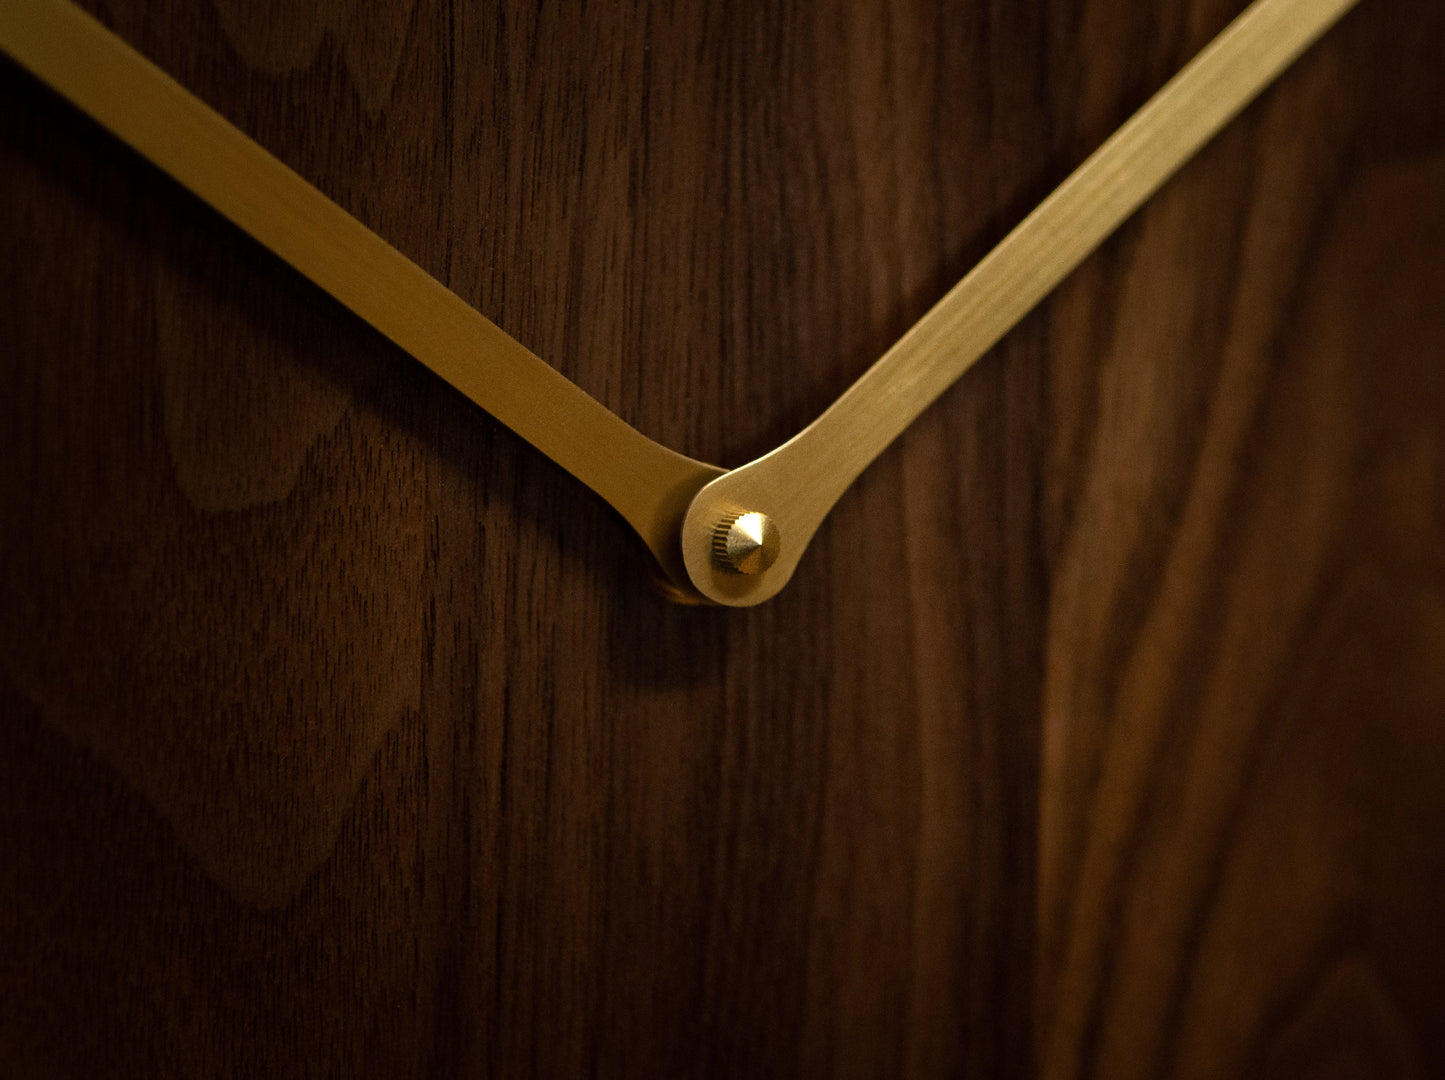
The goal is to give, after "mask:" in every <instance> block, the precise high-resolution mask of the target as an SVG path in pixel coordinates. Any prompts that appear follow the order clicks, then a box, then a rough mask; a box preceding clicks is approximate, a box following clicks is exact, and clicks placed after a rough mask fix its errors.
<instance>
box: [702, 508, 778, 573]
mask: <svg viewBox="0 0 1445 1080" xmlns="http://www.w3.org/2000/svg"><path fill="white" fill-rule="evenodd" d="M781 548H782V537H781V535H780V534H779V533H778V527H777V526H776V525H774V524H773V519H772V518H770V517H768V515H767V514H759V513H756V512H746V513H741V514H729V515H728V516H727V517H725V518H723V519H722V520H721V521H719V522H718V525H717V531H716V532H714V533H713V537H712V553H713V558H714V559H716V560H717V563H718V565H719V566H721V567H723V568H724V569H725V570H731V571H733V572H734V573H737V574H761V573H762V572H763V571H764V570H766V569H767V568H768V567H770V566H772V565H773V563H775V562H777V561H778V551H779V550H780V549H781Z"/></svg>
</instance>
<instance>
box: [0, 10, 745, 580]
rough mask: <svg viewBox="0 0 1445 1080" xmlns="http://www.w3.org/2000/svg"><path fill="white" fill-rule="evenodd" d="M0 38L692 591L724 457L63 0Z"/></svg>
mask: <svg viewBox="0 0 1445 1080" xmlns="http://www.w3.org/2000/svg"><path fill="white" fill-rule="evenodd" d="M0 50H3V51H5V52H7V53H9V54H10V55H11V56H12V57H14V58H15V59H16V60H17V61H18V62H19V63H20V64H21V66H22V67H25V68H27V69H28V70H29V71H30V72H31V73H32V74H34V75H35V76H36V77H38V78H39V79H40V80H41V81H42V82H44V83H47V84H48V85H49V86H50V87H51V88H52V89H54V90H56V91H58V92H59V93H60V94H61V95H62V96H63V97H65V98H68V99H69V100H70V101H71V103H72V104H74V105H76V106H78V107H79V108H80V109H81V110H82V111H83V112H86V113H88V114H89V115H90V116H91V118H92V119H94V120H96V121H97V122H99V123H100V124H101V125H102V126H103V127H105V128H107V129H108V130H109V131H110V132H111V133H112V134H114V135H116V136H117V137H119V138H120V139H121V140H122V141H123V142H125V143H128V144H129V145H130V146H131V148H132V149H134V150H136V151H138V152H139V153H140V154H142V155H143V156H145V157H146V158H149V159H150V160H151V161H152V162H153V163H154V164H156V165H158V166H159V167H160V168H161V169H163V170H164V171H165V172H167V173H169V174H170V175H171V176H172V177H174V178H175V179H176V180H178V181H179V182H180V183H181V184H183V185H184V186H185V187H187V188H189V189H190V190H191V191H192V192H193V193H194V194H196V195H198V196H199V197H200V198H201V199H203V200H204V201H205V202H207V203H209V204H210V205H211V206H212V207H214V208H215V209H216V210H219V211H220V212H221V213H222V214H223V215H225V216H226V217H227V218H229V219H230V220H231V221H232V222H234V223H235V224H236V225H238V226H240V227H241V228H242V229H244V230H245V231H246V232H248V233H250V234H251V236H252V237H254V238H255V239H256V240H259V241H260V242H261V243H262V244H263V245H265V246H266V247H268V248H270V249H271V250H272V251H273V252H275V253H276V254H277V255H279V256H281V258H283V259H284V260H286V262H288V263H290V264H291V265H292V266H293V267H295V268H296V269H297V270H299V271H300V272H301V273H302V274H304V275H305V276H306V277H308V278H310V279H311V280H312V281H313V282H315V283H316V284H317V285H320V286H321V287H322V288H323V289H325V290H326V291H327V292H328V293H330V294H331V295H332V296H334V297H335V298H336V299H337V300H339V301H341V303H343V304H344V305H346V306H347V307H348V308H350V309H351V310H352V311H353V312H355V313H356V314H357V315H360V316H361V317H362V318H363V319H365V320H366V321H367V322H368V323H370V324H371V325H372V326H374V327H375V328H376V329H378V330H380V331H381V332H382V333H383V334H385V335H386V336H387V337H389V338H390V339H391V340H392V341H394V342H396V344H398V345H400V346H401V347H402V348H403V349H405V350H406V351H407V352H408V353H410V354H411V355H412V356H414V357H415V358H416V359H418V360H420V361H421V362H422V363H423V364H425V365H426V366H427V367H429V368H431V369H432V371H434V372H436V373H437V374H438V375H440V376H441V377H442V378H443V379H445V380H446V381H447V382H449V383H451V384H452V385H453V386H455V387H456V388H457V389H458V390H460V391H461V392H462V393H463V394H465V395H466V396H467V397H469V398H470V399H471V400H472V401H474V402H476V403H477V404H478V405H480V406H481V407H482V408H483V409H485V410H487V412H489V413H491V414H492V415H493V416H494V417H496V418H497V419H498V420H500V421H501V422H502V423H504V424H506V425H507V426H508V427H509V428H511V429H512V430H513V431H515V432H516V433H517V434H518V435H520V436H522V438H524V439H526V440H527V441H528V442H529V443H531V444H532V445H533V446H535V447H536V448H537V449H538V450H540V451H542V453H544V454H546V455H547V456H548V457H549V458H551V459H552V460H553V461H555V462H556V463H557V464H558V465H561V466H562V468H564V469H566V470H567V471H568V472H569V473H571V474H572V475H573V476H575V477H576V478H577V479H578V480H581V481H582V482H583V483H584V484H586V485H587V486H588V487H590V488H591V489H592V490H593V491H595V492H596V493H597V494H598V495H601V496H602V498H604V499H605V500H607V502H609V503H611V504H612V506H613V507H615V508H616V509H617V510H618V511H619V512H620V513H621V514H622V516H623V517H624V518H626V519H627V521H628V523H629V524H631V526H632V527H633V528H634V529H636V530H637V532H638V534H639V535H640V536H641V537H642V539H643V541H644V542H645V543H646V544H647V546H648V547H649V548H650V549H651V550H652V553H653V555H655V556H656V557H657V561H658V563H659V564H660V565H661V567H662V569H663V571H664V573H665V574H666V576H667V578H668V579H669V584H670V585H671V586H672V588H671V589H670V590H669V591H670V593H671V594H672V595H673V596H674V598H675V599H681V600H686V599H693V600H697V599H698V597H697V595H696V593H695V592H694V590H693V588H692V586H691V585H690V583H689V582H688V578H687V572H686V571H685V570H684V569H683V566H682V558H681V549H680V548H679V547H678V543H677V536H678V528H679V526H680V524H681V521H682V515H683V513H684V511H685V510H686V509H687V506H688V502H689V501H690V500H691V498H692V496H693V495H694V494H695V493H696V492H697V490H698V488H700V487H702V485H703V484H705V483H707V482H708V481H709V480H711V479H713V478H714V477H716V476H720V475H721V474H722V471H723V470H722V469H719V468H717V467H716V466H713V465H705V464H703V463H702V462H698V461H693V460H692V459H691V458H687V457H683V456H682V455H681V454H677V453H674V452H673V451H671V450H669V449H667V448H666V447H665V446H662V445H661V444H659V443H656V442H653V441H652V440H651V439H649V438H647V437H646V436H644V435H643V434H642V433H641V432H639V431H637V430H636V429H635V428H633V427H631V426H629V425H628V424H627V423H625V422H624V421H623V420H622V419H621V418H620V417H618V416H617V415H616V414H614V413H612V412H610V411H608V410H607V409H606V408H605V407H604V406H603V405H602V404H601V403H600V402H598V401H596V400H595V399H594V398H592V397H590V396H588V395H587V394H586V393H585V392H584V391H583V390H582V389H581V388H580V387H578V386H577V385H576V384H575V383H572V382H570V381H569V380H568V379H566V378H565V377H564V376H562V375H561V374H559V373H558V372H557V371H556V370H555V369H553V368H551V367H549V366H548V365H547V364H545V363H543V362H542V360H540V359H538V358H537V357H536V356H534V355H533V354H532V353H531V352H530V351H528V350H527V349H526V348H524V347H523V346H522V345H521V344H519V343H518V342H517V341H516V340H514V339H513V338H511V337H509V336H508V335H507V334H506V333H505V332H503V331H502V329H501V328H500V327H498V326H497V325H496V324H495V323H493V322H491V321H490V320H488V319H486V318H485V317H483V316H482V315H481V314H479V313H478V312H477V311H475V310H473V309H472V308H471V307H468V306H467V304H466V303H465V302H464V301H462V299H461V298H460V297H458V296H457V295H456V294H455V293H452V292H450V291H449V290H448V289H447V288H446V287H445V286H443V285H442V284H441V283H440V282H438V281H436V280H435V279H434V278H432V277H431V276H429V275H428V274H427V273H426V271H424V270H423V269H422V268H421V267H419V266H417V265H416V264H415V263H414V262H412V261H411V260H410V259H408V258H407V257H406V256H405V255H403V254H401V252H399V251H397V250H396V249H395V248H393V247H392V246H391V245H390V244H388V243H387V242H386V241H384V240H382V239H381V237H379V236H377V235H376V234H375V233H374V232H372V231H371V230H370V229H368V228H367V227H366V226H364V225H363V224H361V222H359V221H357V220H356V219H355V218H354V217H352V216H351V215H350V214H348V213H347V212H346V211H345V210H343V209H341V207H339V206H337V205H336V204H335V203H334V202H332V201H331V200H330V199H328V198H327V197H326V196H325V195H323V194H321V192H319V191H317V190H316V189H315V188H314V187H312V186H311V185H310V184H308V183H307V182H306V181H305V180H303V179H301V177H300V176H298V175H297V174H296V173H295V172H293V171H292V170H291V169H289V168H287V167H286V166H285V165H284V164H282V163H281V162H280V161H278V160H277V159H276V158H274V157H272V156H271V155H270V154H269V153H267V152H266V151H265V150H264V149H262V148H261V147H260V146H259V145H258V144H257V143H256V142H254V141H253V140H251V139H250V138H248V137H247V136H246V135H244V134H243V133H242V132H241V131H239V130H238V129H237V128H235V127H234V126H233V125H232V124H230V123H229V122H228V121H226V120H225V119H224V118H223V117H222V116H221V115H220V114H219V113H217V112H215V111H214V110H213V109H211V108H210V107H209V106H207V105H205V104H204V103H203V102H201V101H200V100H199V99H198V98H196V97H195V96H194V95H193V94H191V93H190V92H189V91H187V90H186V89H185V88H184V87H183V86H181V85H180V84H179V83H178V82H176V81H175V80H174V79H172V78H171V77H170V76H169V75H167V74H166V73H165V72H163V71H162V70H161V69H160V68H158V67H156V66H155V65H154V64H152V63H151V62H150V61H149V60H147V59H146V58H145V57H143V56H141V55H140V53H138V52H136V51H135V50H134V49H132V48H131V47H130V46H129V45H127V44H126V43H125V42H124V41H122V40H121V39H120V38H119V37H118V36H116V35H115V34H113V33H111V32H110V31H109V30H107V29H106V28H105V27H104V26H102V25H101V24H100V23H99V22H98V21H96V20H95V19H94V18H92V17H91V16H90V15H89V14H87V13H86V12H84V11H82V10H81V9H80V8H78V7H76V6H75V5H74V4H72V3H69V2H68V0H0Z"/></svg>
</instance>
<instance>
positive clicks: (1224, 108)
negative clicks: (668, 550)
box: [682, 0, 1357, 605]
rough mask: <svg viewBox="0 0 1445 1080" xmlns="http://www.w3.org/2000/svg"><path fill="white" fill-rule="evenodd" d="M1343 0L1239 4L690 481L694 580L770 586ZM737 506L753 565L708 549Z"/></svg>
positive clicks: (721, 595)
mask: <svg viewBox="0 0 1445 1080" xmlns="http://www.w3.org/2000/svg"><path fill="white" fill-rule="evenodd" d="M1356 2H1357V0H1256V2H1255V3H1254V4H1252V5H1250V7H1249V8H1247V9H1246V10H1245V11H1244V13H1243V14H1241V15H1240V16H1239V17H1238V18H1237V19H1235V21H1234V22H1233V23H1231V24H1230V25H1229V26H1228V27H1226V28H1225V30H1224V31H1223V32H1222V33H1221V34H1220V35H1219V36H1218V37H1217V38H1215V39H1214V41H1212V42H1211V43H1210V44H1209V45H1208V46H1207V47H1206V48H1205V49H1204V51H1203V52H1201V53H1200V54H1199V55H1198V56H1197V57H1195V58H1194V59H1193V60H1192V61H1191V62H1190V63H1189V64H1188V65H1187V66H1186V67H1185V68H1184V69H1183V70H1181V71H1180V72H1179V74H1178V75H1176V76H1175V77H1174V78H1173V79H1172V80H1171V81H1170V82H1169V83H1168V84H1167V85H1166V86H1165V87H1164V88H1163V89H1162V90H1160V91H1159V93H1157V94H1156V95H1155V96H1154V97H1153V98H1151V99H1150V100H1149V102H1148V103H1147V104H1145V106H1144V107H1143V108H1142V109H1140V110H1139V111H1138V112H1137V113H1135V114H1134V116H1133V117H1132V118H1131V119H1130V120H1129V121H1128V122H1127V123H1125V124H1124V126H1123V127H1122V128H1120V129H1119V130H1118V131H1117V132H1116V133H1115V134H1114V135H1113V136H1112V137H1111V138H1110V139H1109V140H1108V141H1107V142H1106V143H1104V145H1103V146H1101V147H1100V148H1099V149H1098V150H1097V151H1095V153H1094V154H1093V156H1091V157H1090V158H1089V159H1088V160H1087V161H1085V162H1084V164H1083V165H1081V166H1080V167H1079V168H1078V169H1077V170H1076V171H1075V172H1074V173H1073V174H1072V175H1071V176H1070V177H1069V178H1068V179H1067V180H1065V181H1064V182H1063V184H1061V185H1060V186H1059V187H1058V188H1057V189H1056V190H1055V191H1054V193H1053V194H1052V195H1050V196H1049V197H1048V198H1047V199H1045V200H1044V201H1043V203H1041V204H1040V205H1039V207H1038V208H1037V209H1036V210H1034V211H1033V213H1031V214H1030V215H1029V216H1028V217H1027V218H1025V219H1024V220H1023V222H1022V223H1021V224H1019V225H1018V226H1017V227H1016V228H1015V229H1014V230H1013V232H1011V233H1009V235H1008V236H1007V237H1005V238H1004V240H1003V242H1002V243H1000V244H999V245H998V246H997V247H996V248H994V249H993V251H992V252H990V253H989V254H988V255H987V256H985V257H984V259H983V261H982V262H980V263H979V264H978V265H977V266H976V267H974V269H973V270H972V271H970V272H969V273H968V275H967V276H966V277H964V278H963V280H962V281H960V282H959V283H958V284H957V285H955V286H954V287H953V288H952V289H951V290H950V291H949V292H948V294H947V295H946V296H944V298H943V299H942V300H940V301H939V302H938V304H937V305H935V306H934V308H933V309H932V310H931V311H929V312H928V314H927V315H925V316H924V317H923V318H922V319H920V320H919V321H918V323H917V324H915V325H914V327H913V328H912V329H911V330H909V331H908V333H906V334H905V335H904V336H903V337H902V338H901V339H900V340H899V341H898V343H897V344H895V345H894V346H893V347H892V348H891V349H889V350H888V352H887V353H886V354H884V356H883V357H882V358H881V359H879V360H878V361H877V362H876V363H875V364H874V365H873V366H872V367H870V368H869V369H868V370H867V371H866V372H864V374H863V376H862V377H861V378H860V379H859V380H858V381H857V382H856V383H854V384H853V385H852V386H851V387H849V388H848V390H847V391H845V392H844V394H843V396H842V397H840V398H839V399H838V400H837V401H835V402H834V403H833V404H832V405H831V406H829V408H828V410H827V411H826V412H824V413H823V415H821V416H820V417H818V419H817V420H815V421H814V422H813V423H812V424H811V425H809V426H808V427H807V428H805V429H804V430H803V431H802V432H800V433H799V434H798V435H796V436H794V437H793V438H792V439H791V440H789V441H788V442H787V443H784V444H783V445H782V446H781V447H779V448H778V449H777V450H774V451H773V452H772V453H770V454H767V455H765V456H764V457H761V458H759V459H757V460H756V461H753V462H750V463H749V464H747V465H744V466H742V467H740V468H737V469H734V470H733V471H731V472H729V473H727V474H726V475H724V476H722V477H720V478H719V479H717V480H714V481H712V482H711V483H710V484H708V485H707V486H706V487H704V488H703V489H702V490H701V491H700V492H699V493H698V495H697V496H696V497H695V498H694V500H693V502H692V506H691V507H690V509H689V510H688V514H687V517H686V519H685V521H684V524H683V536H682V541H683V559H684V562H685V563H686V565H687V569H688V573H689V575H690V576H691V577H692V580H693V584H695V585H696V586H697V587H698V589H699V590H701V591H702V593H703V594H704V595H706V596H708V597H709V598H711V599H713V600H715V601H718V602H719V603H724V604H733V605H745V604H756V603H759V602H760V601H762V600H766V599H767V598H768V597H770V596H772V595H774V594H775V593H776V592H777V591H778V590H779V589H781V588H782V587H783V586H784V585H785V584H786V583H787V581H788V579H789V578H790V577H791V576H792V573H793V570H794V569H795V567H796V566H797V562H798V559H799V557H800V556H801V555H802V553H803V551H804V550H805V549H806V547H807V545H808V542H809V541H810V540H811V539H812V537H813V533H814V532H815V531H816V530H817V528H818V526H819V524H821V522H822V520H823V518H824V517H825V516H826V515H827V513H828V511H829V510H830V509H832V506H833V504H834V503H835V502H836V501H837V500H838V498H839V496H841V495H842V494H843V492H844V491H845V490H847V488H848V487H849V486H850V485H851V484H852V483H853V481H854V480H855V479H856V478H857V476H858V474H859V473H861V472H862V471H863V470H864V469H865V468H866V467H867V466H868V465H869V463H870V462H872V461H873V459H874V458H876V457H877V456H878V455H879V454H880V453H881V452H882V451H883V450H884V449H885V448H886V447H887V446H888V445H889V444H890V443H892V442H893V440H894V439H896V438H897V437H898V436H899V435H900V434H901V433H902V432H903V431H904V429H905V428H907V427H908V426H909V425H910V424H911V423H912V422H913V420H914V419H915V418H916V417H917V416H918V414H919V413H921V412H922V411H923V410H924V409H925V408H926V407H927V406H928V405H929V404H931V403H932V402H933V401H934V400H935V399H936V398H937V397H938V396H939V395H940V394H942V393H943V391H944V390H946V389H948V387H949V386H951V385H952V384H953V383H954V381H955V380H957V379H958V377H959V376H960V375H962V374H963V373H964V372H965V371H966V370H967V369H968V368H969V367H970V366H972V364H973V363H974V362H975V361H976V360H977V359H978V358H979V357H980V356H982V355H983V354H984V353H985V352H987V351H988V350H989V349H990V348H992V347H993V346H994V344H996V343H997V342H998V340H999V339H1000V338H1001V337H1003V335H1004V334H1006V333H1007V332H1008V331H1009V330H1010V329H1011V328H1012V327H1013V326H1014V325H1015V324H1016V323H1017V322H1018V321H1019V320H1020V319H1021V318H1023V316H1024V315H1026V314H1027V313H1028V312H1029V311H1030V310H1032V309H1033V307H1034V306H1035V305H1036V304H1038V303H1039V301H1041V300H1042V299H1043V298H1044V297H1045V296H1046V295H1048V293H1049V292H1051V291H1052V290H1053V288H1054V287H1055V286H1056V285H1058V283H1059V282H1060V281H1062V280H1063V278H1064V277H1065V276H1067V275H1068V274H1069V273H1070V272H1071V271H1072V270H1073V269H1074V268H1075V267H1076V266H1077V265H1078V264H1079V263H1080V262H1082V261H1083V260H1084V258H1086V257H1087V256H1088V255H1089V254H1090V252H1092V251H1093V250H1094V249H1095V248H1096V247H1098V245H1099V244H1100V243H1101V242H1103V240H1104V239H1105V238H1106V237H1108V236H1109V234H1110V233H1112V232H1113V231H1114V230H1115V229H1116V228H1118V227H1119V225H1120V224H1121V223H1122V222H1123V221H1124V220H1125V219H1126V218H1128V217H1129V216H1130V215H1131V214H1132V213H1133V212H1134V211H1135V210H1137V209H1138V208H1139V206H1140V205H1141V204H1142V203H1143V202H1144V201H1145V200H1146V199H1148V198H1149V196H1150V195H1152V194H1153V193H1154V192H1155V191H1156V190H1157V189H1158V188H1159V186H1160V185H1161V184H1163V183H1164V181H1166V180H1167V179H1168V178H1169V177H1170V176H1171V175H1172V174H1173V173H1174V172H1175V171H1176V170H1177V169H1178V168H1179V167H1180V166H1181V165H1183V164H1184V162H1186V161H1187V160H1188V159H1189V158H1190V157H1192V156H1193V154H1194V153H1195V152H1196V151H1197V150H1198V149H1199V148H1200V147H1201V146H1203V145H1204V144H1205V143H1206V142H1208V141H1209V139H1210V138H1211V137H1212V136H1213V135H1214V134H1215V133H1217V132H1218V131H1219V130H1220V128H1222V127H1224V125H1225V124H1227V123H1228V122H1229V121H1230V120H1231V119H1232V118H1233V117H1234V116H1235V115H1237V114H1238V113H1239V111H1240V110H1241V109H1243V108H1244V107H1245V105H1247V104H1248V103H1249V102H1250V101H1251V100H1253V98H1254V97H1255V96H1256V95H1257V94H1258V93H1259V92H1260V91H1261V90H1263V89H1264V88H1265V87H1266V86H1268V85H1269V83H1270V82H1272V81H1273V80H1274V78H1275V77H1276V76H1277V75H1278V74H1279V73H1280V72H1281V71H1283V70H1284V69H1285V68H1286V67H1288V66H1289V64H1290V63H1291V62H1292V61H1293V60H1294V59H1295V58H1296V57H1297V56H1299V55H1300V53H1302V52H1303V51H1304V50H1305V49H1306V48H1307V47H1308V46H1309V45H1310V44H1311V43H1312V42H1313V41H1314V40H1315V39H1316V38H1318V37H1319V35H1320V34H1322V33H1324V31H1325V30H1326V29H1328V28H1329V27H1330V26H1331V25H1332V24H1333V23H1334V22H1335V21H1336V20H1337V19H1339V18H1340V16H1342V15H1343V14H1344V13H1345V12H1346V11H1348V10H1349V9H1350V8H1351V7H1353V6H1354V4H1355V3H1356ZM742 510H747V511H759V512H761V513H763V514H766V515H768V516H769V517H771V519H772V520H773V522H774V523H775V525H776V527H777V530H778V536H779V537H780V541H781V542H780V546H779V552H778V556H777V562H776V564H775V565H773V566H772V568H771V569H769V570H767V571H766V572H764V573H762V574H760V575H757V576H747V575H743V574H739V573H735V572H732V571H731V570H729V569H726V568H724V567H723V566H721V565H720V564H719V562H718V561H717V559H716V558H715V557H714V554H713V550H712V548H713V543H714V537H715V535H716V532H717V529H718V528H719V523H720V522H725V521H726V520H727V517H728V515H730V514H735V513H736V512H738V511H742Z"/></svg>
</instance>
